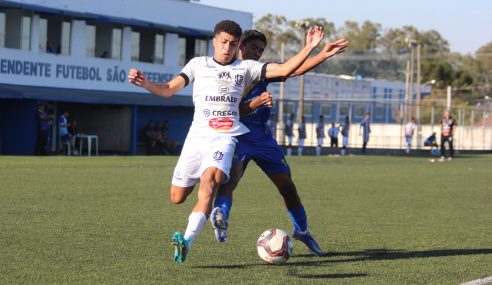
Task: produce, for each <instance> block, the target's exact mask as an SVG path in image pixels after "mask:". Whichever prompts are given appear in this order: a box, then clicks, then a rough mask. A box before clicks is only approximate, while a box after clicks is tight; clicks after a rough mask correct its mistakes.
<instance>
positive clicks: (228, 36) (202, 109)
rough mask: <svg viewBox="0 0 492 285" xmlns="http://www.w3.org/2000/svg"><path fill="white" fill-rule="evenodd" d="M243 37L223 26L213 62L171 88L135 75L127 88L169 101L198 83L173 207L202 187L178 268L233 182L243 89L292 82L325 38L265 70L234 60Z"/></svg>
mask: <svg viewBox="0 0 492 285" xmlns="http://www.w3.org/2000/svg"><path fill="white" fill-rule="evenodd" d="M241 33H242V30H241V27H240V26H239V25H238V24H237V23H235V22H233V21H229V20H225V21H221V22H219V23H218V24H217V25H216V26H215V29H214V38H213V45H214V56H213V57H208V56H203V57H196V58H193V59H192V60H191V61H190V62H189V63H188V64H186V66H185V67H184V68H183V70H182V72H181V73H180V74H179V75H178V76H176V77H175V78H173V79H172V80H171V81H169V82H167V83H152V82H150V81H148V80H147V79H146V78H145V77H144V76H143V74H142V73H141V72H140V71H138V70H136V69H131V70H130V71H129V74H128V79H129V82H131V83H133V84H135V85H137V86H140V87H143V88H145V89H146V90H148V91H150V92H151V93H153V94H155V95H158V96H161V97H170V96H172V95H173V94H175V93H176V92H178V91H179V90H181V89H182V88H184V87H185V86H186V85H188V84H189V83H190V82H194V88H193V103H194V105H195V113H194V117H193V122H192V124H191V127H190V130H189V132H188V135H187V137H186V140H185V143H184V146H183V149H182V153H181V156H180V157H179V160H178V163H177V165H176V168H175V169H174V175H173V179H172V185H171V190H170V192H171V193H170V194H171V195H170V196H171V202H172V203H174V204H181V203H183V202H184V201H185V200H186V198H187V196H188V195H189V194H190V193H191V192H192V191H193V188H194V186H195V184H197V183H198V182H200V187H199V189H198V201H197V202H196V204H195V206H194V208H193V210H192V213H191V214H190V216H189V219H188V226H187V228H186V231H185V233H184V235H183V234H181V232H175V233H174V234H173V236H172V242H173V245H174V246H175V252H174V261H176V262H180V263H182V262H184V261H185V259H186V256H187V254H188V252H189V250H190V247H191V245H192V243H193V241H194V240H195V239H196V237H197V236H198V234H199V233H200V231H201V230H202V228H203V226H204V225H205V223H206V222H207V219H208V217H209V215H210V212H211V208H212V202H213V198H214V196H215V193H216V191H217V189H218V187H219V186H220V185H221V184H222V183H224V182H225V181H227V180H228V178H229V171H230V168H231V161H232V156H233V154H234V147H235V144H236V142H237V140H236V138H235V136H238V135H241V134H244V133H246V132H248V128H247V127H245V126H244V125H243V124H242V123H241V122H240V121H239V103H240V101H241V97H242V95H243V93H244V91H245V89H246V88H247V87H248V86H249V85H251V84H253V83H254V82H257V81H259V80H262V79H265V78H277V77H287V76H289V75H290V74H291V73H292V72H294V70H296V69H297V68H298V67H299V66H300V65H301V64H302V63H303V62H304V61H305V60H306V58H307V57H308V56H309V54H310V53H311V51H312V50H313V49H314V48H316V47H317V46H318V44H319V43H320V42H321V40H322V39H323V37H324V33H323V30H322V29H321V28H320V27H315V28H312V29H310V30H309V31H308V33H307V36H306V46H305V47H303V49H302V50H301V51H300V52H299V53H298V54H296V55H295V56H293V57H292V58H291V59H290V60H288V61H287V62H285V63H283V64H276V63H269V64H263V63H259V62H257V61H253V60H244V61H243V60H238V59H236V58H235V55H236V51H237V47H238V43H239V38H240V36H241ZM265 104H267V102H265Z"/></svg>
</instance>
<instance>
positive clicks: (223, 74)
mask: <svg viewBox="0 0 492 285" xmlns="http://www.w3.org/2000/svg"><path fill="white" fill-rule="evenodd" d="M217 77H218V78H219V79H229V80H231V74H230V73H229V71H221V72H219V74H217Z"/></svg>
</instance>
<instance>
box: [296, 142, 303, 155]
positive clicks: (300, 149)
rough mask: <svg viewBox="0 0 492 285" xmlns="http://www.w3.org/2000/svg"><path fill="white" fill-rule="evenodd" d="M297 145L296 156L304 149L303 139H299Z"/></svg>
mask: <svg viewBox="0 0 492 285" xmlns="http://www.w3.org/2000/svg"><path fill="white" fill-rule="evenodd" d="M298 144H299V145H298V147H297V156H302V151H303V149H304V139H299V141H298Z"/></svg>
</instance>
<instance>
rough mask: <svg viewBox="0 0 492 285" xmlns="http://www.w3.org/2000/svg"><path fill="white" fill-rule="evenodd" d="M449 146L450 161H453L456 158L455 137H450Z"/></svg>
mask: <svg viewBox="0 0 492 285" xmlns="http://www.w3.org/2000/svg"><path fill="white" fill-rule="evenodd" d="M448 146H449V156H448V160H452V159H453V156H454V147H453V137H448Z"/></svg>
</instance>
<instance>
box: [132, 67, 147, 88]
mask: <svg viewBox="0 0 492 285" xmlns="http://www.w3.org/2000/svg"><path fill="white" fill-rule="evenodd" d="M128 82H130V83H132V84H134V85H137V86H139V87H144V86H145V85H146V84H148V80H147V78H145V76H144V75H143V73H142V72H140V71H139V70H137V69H135V68H130V71H128Z"/></svg>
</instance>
